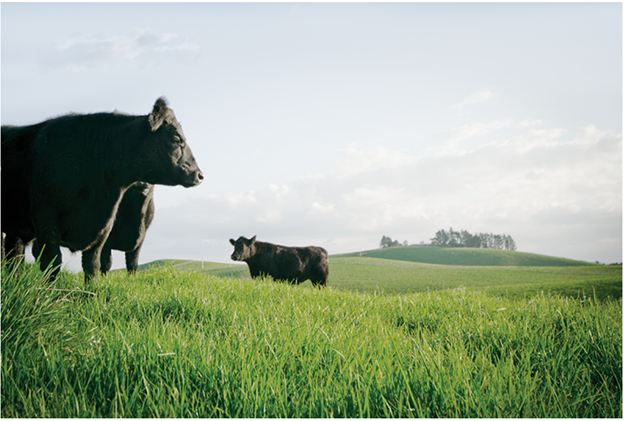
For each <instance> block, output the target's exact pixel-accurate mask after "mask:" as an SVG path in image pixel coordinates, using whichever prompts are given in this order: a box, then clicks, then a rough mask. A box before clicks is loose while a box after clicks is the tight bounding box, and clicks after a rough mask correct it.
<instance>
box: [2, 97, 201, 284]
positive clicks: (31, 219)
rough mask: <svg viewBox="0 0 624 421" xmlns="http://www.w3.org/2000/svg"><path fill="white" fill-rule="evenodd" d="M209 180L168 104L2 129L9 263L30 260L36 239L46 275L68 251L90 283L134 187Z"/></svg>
mask: <svg viewBox="0 0 624 421" xmlns="http://www.w3.org/2000/svg"><path fill="white" fill-rule="evenodd" d="M34 132H36V135H34V136H33V133H34ZM203 178H204V177H203V174H202V172H201V171H200V170H199V167H198V166H197V163H196V161H195V157H194V156H193V154H192V152H191V150H190V148H189V147H188V145H187V144H186V138H185V136H184V133H183V132H182V127H181V126H180V124H179V123H178V121H177V120H176V118H175V115H174V113H173V111H172V110H171V109H169V107H168V105H167V102H166V100H165V99H164V98H159V99H158V100H156V103H155V104H154V107H153V109H152V112H151V113H150V114H148V115H144V116H132V115H126V114H120V113H116V112H115V113H96V114H85V115H82V114H70V115H66V116H61V117H57V118H54V119H50V120H47V121H44V122H42V123H39V124H36V125H32V126H23V127H12V126H2V232H4V233H6V234H7V238H6V239H5V247H6V249H7V255H9V253H12V255H14V256H16V255H19V254H20V247H21V248H22V249H21V253H22V254H23V244H26V243H29V242H31V241H32V240H33V239H34V238H37V241H38V242H39V244H40V245H41V246H44V247H43V250H42V251H41V259H40V264H41V268H42V269H45V268H47V267H48V266H49V265H50V264H52V263H54V265H60V263H61V251H60V247H61V246H64V247H67V248H69V249H70V250H71V251H72V252H75V251H78V250H80V251H82V254H83V255H82V265H83V269H84V271H85V281H86V282H88V281H89V279H91V278H92V277H93V276H95V274H96V273H97V272H98V271H99V270H100V257H101V252H102V248H103V247H104V244H105V242H106V240H107V238H108V236H109V234H110V232H111V230H112V228H113V224H114V222H115V216H116V214H117V209H118V206H119V204H120V202H121V199H122V198H123V196H124V193H125V192H126V191H127V190H128V188H129V187H130V186H131V185H132V184H134V183H136V182H138V181H141V182H144V183H149V184H164V185H169V186H175V185H182V186H184V187H193V186H196V185H198V184H199V183H201V182H202V180H203ZM9 238H11V239H15V240H14V241H12V242H13V243H19V244H11V243H10V242H9V241H8V240H9ZM58 270H59V269H58V267H56V268H55V270H54V272H53V273H52V277H55V276H56V274H57V273H58Z"/></svg>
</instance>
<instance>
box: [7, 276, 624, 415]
mask: <svg viewBox="0 0 624 421" xmlns="http://www.w3.org/2000/svg"><path fill="white" fill-rule="evenodd" d="M9 328H10V329H9ZM621 349H622V310H621V299H620V300H611V299H606V300H603V301H598V302H597V301H595V300H594V299H593V298H591V297H581V298H579V299H572V298H560V297H557V296H549V295H548V294H538V295H534V296H532V297H530V298H526V299H520V298H519V299H511V298H501V297H496V296H490V295H486V294H484V293H483V292H476V291H472V290H469V289H464V288H455V289H451V290H446V291H432V292H429V293H410V294H397V295H390V294H381V295H380V294H375V293H363V292H353V291H345V290H338V289H335V288H332V287H329V288H326V289H321V290H319V289H316V288H302V287H293V286H290V285H285V284H281V283H275V282H273V281H270V280H255V281H252V280H240V279H233V278H218V277H214V276H207V275H206V274H201V273H193V272H179V271H176V270H174V269H172V268H171V267H169V268H167V267H165V268H159V269H152V270H148V271H144V272H141V273H139V274H137V275H134V276H128V275H127V274H125V273H123V272H115V273H111V274H109V276H108V277H105V278H98V279H96V280H95V282H94V283H93V284H92V286H91V287H90V288H89V290H85V287H84V284H83V280H82V277H81V275H72V274H68V273H62V275H61V276H60V278H59V279H58V280H57V281H56V282H55V283H54V284H45V283H43V281H42V276H41V275H40V273H39V272H38V270H37V269H36V268H34V267H33V266H31V265H24V267H23V269H22V270H21V271H20V272H15V271H12V270H11V269H10V268H7V267H5V266H3V268H2V416H4V417H26V418H28V417H62V418H65V417H160V418H169V417H239V418H258V417H311V418H317V417H369V418H375V417H458V418H461V417H564V418H565V417H575V418H577V417H621V415H622V413H621V390H622V389H621V380H622V355H621Z"/></svg>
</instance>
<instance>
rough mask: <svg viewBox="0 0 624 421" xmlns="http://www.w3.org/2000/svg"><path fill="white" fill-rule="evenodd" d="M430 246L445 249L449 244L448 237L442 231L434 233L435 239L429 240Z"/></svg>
mask: <svg viewBox="0 0 624 421" xmlns="http://www.w3.org/2000/svg"><path fill="white" fill-rule="evenodd" d="M430 240H431V245H432V246H440V247H446V246H447V245H448V242H449V235H448V234H447V232H446V231H444V229H441V230H439V231H438V232H436V233H435V237H433V238H430Z"/></svg>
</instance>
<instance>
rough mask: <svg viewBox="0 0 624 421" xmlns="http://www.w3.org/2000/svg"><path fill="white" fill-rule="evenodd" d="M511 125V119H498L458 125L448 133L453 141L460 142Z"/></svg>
mask: <svg viewBox="0 0 624 421" xmlns="http://www.w3.org/2000/svg"><path fill="white" fill-rule="evenodd" d="M509 126H511V121H510V120H497V121H491V122H489V123H476V124H470V125H464V126H461V127H457V128H455V129H453V130H451V131H450V133H449V134H448V137H449V140H450V141H451V142H459V141H462V140H465V139H469V138H471V137H475V136H483V135H485V134H488V133H490V132H492V131H495V130H499V129H502V128H505V127H509Z"/></svg>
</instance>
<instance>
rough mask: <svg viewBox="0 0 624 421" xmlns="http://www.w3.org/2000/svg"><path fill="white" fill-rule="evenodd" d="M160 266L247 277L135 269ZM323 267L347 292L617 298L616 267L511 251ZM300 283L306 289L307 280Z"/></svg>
mask: <svg viewBox="0 0 624 421" xmlns="http://www.w3.org/2000/svg"><path fill="white" fill-rule="evenodd" d="M432 261H435V262H446V263H445V264H435V263H431V262H432ZM456 262H458V263H456ZM162 265H172V267H174V268H175V269H176V270H179V271H198V272H204V273H206V274H210V275H214V276H226V277H236V278H241V279H249V278H250V276H249V270H248V269H247V265H245V264H241V263H213V262H197V261H193V260H160V261H156V262H152V263H149V264H146V265H142V266H140V267H139V268H140V269H143V268H150V267H155V266H156V267H158V266H162ZM329 265H330V271H329V285H330V286H332V287H333V288H335V289H340V290H349V291H361V292H376V293H388V294H395V293H403V294H406V293H413V292H427V291H435V290H444V289H449V288H451V289H452V288H458V287H468V288H471V289H473V290H475V291H484V292H485V293H486V294H488V295H503V296H506V297H520V298H522V297H531V296H534V295H535V294H538V293H540V292H542V291H543V292H544V293H546V294H548V293H551V294H554V295H562V296H569V297H582V296H591V297H592V298H596V299H598V300H602V299H604V298H606V297H612V298H615V299H617V298H621V297H622V266H621V265H599V264H595V263H588V262H582V261H577V260H570V259H561V258H556V257H549V256H543V255H536V254H530V253H521V252H515V251H503V250H491V249H449V248H443V247H393V248H388V249H380V250H370V251H368V252H365V253H364V255H363V256H361V257H360V256H359V253H351V254H345V255H334V256H330V258H329ZM303 285H304V286H311V285H310V282H306V283H305V284H303Z"/></svg>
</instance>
